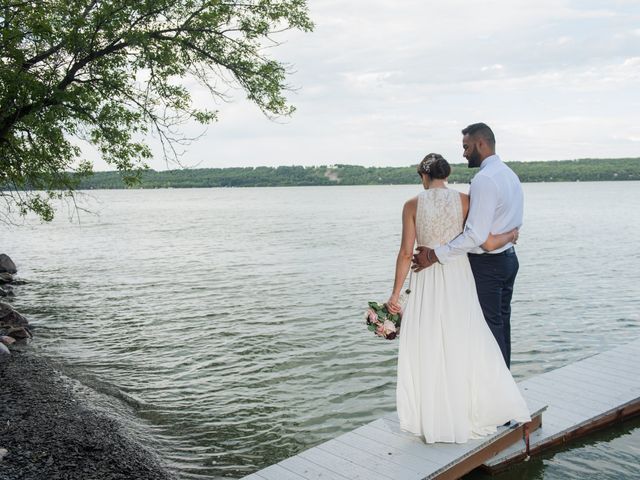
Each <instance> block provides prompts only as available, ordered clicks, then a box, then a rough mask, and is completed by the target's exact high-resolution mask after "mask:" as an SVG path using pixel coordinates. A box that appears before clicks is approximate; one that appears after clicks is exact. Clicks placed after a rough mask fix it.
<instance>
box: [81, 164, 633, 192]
mask: <svg viewBox="0 0 640 480" xmlns="http://www.w3.org/2000/svg"><path fill="white" fill-rule="evenodd" d="M506 163H507V165H509V166H510V167H511V168H512V169H513V171H514V172H516V174H518V176H519V177H520V180H521V181H522V182H525V183H527V182H593V181H625V180H626V181H629V180H640V158H616V159H593V158H583V159H579V160H557V161H545V162H506ZM451 167H452V172H451V176H450V177H449V182H450V183H469V182H470V181H471V178H472V177H473V175H475V173H476V172H477V169H469V168H468V167H467V165H466V164H463V163H459V164H454V165H451ZM414 183H415V184H417V183H419V178H418V176H417V175H416V169H415V167H414V166H411V167H363V166H360V165H346V164H337V165H322V166H317V167H304V166H295V165H294V166H280V167H237V168H194V169H179V170H167V171H155V170H145V171H143V172H142V174H141V182H140V183H139V184H137V185H136V186H135V187H134V188H212V187H289V186H323V185H326V186H329V185H408V184H414ZM123 188H131V187H127V186H126V184H125V182H123V179H122V174H121V173H120V172H117V171H110V172H95V173H94V174H93V175H91V176H90V177H87V178H84V179H83V180H82V181H81V182H80V184H79V185H78V189H79V190H93V189H123Z"/></svg>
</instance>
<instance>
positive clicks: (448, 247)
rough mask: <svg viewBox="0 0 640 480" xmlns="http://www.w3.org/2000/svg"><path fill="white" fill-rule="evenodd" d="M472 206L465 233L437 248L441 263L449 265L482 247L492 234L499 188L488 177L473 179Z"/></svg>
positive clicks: (471, 190) (479, 176)
mask: <svg viewBox="0 0 640 480" xmlns="http://www.w3.org/2000/svg"><path fill="white" fill-rule="evenodd" d="M469 195H470V196H471V199H472V200H471V205H470V207H469V215H468V216H467V222H466V223H465V226H464V231H463V232H462V233H461V234H460V235H458V236H457V237H456V238H454V239H453V240H451V241H450V242H449V243H447V244H445V245H441V246H439V247H436V248H435V250H434V251H435V254H436V256H437V257H438V260H439V261H440V263H443V264H444V263H448V262H450V261H451V260H453V259H454V258H456V257H458V256H460V255H464V254H465V253H467V252H469V251H470V250H472V249H474V248H476V247H479V246H480V245H482V244H483V243H484V242H485V241H486V240H487V238H488V237H489V234H490V233H491V225H492V223H493V216H494V213H495V211H496V207H497V205H498V188H497V186H496V184H495V183H494V181H493V180H492V179H491V178H490V177H488V176H486V175H478V176H476V178H474V179H473V182H472V183H471V188H470V189H469Z"/></svg>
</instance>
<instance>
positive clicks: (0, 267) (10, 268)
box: [0, 253, 18, 273]
mask: <svg viewBox="0 0 640 480" xmlns="http://www.w3.org/2000/svg"><path fill="white" fill-rule="evenodd" d="M0 272H8V273H18V269H17V268H16V264H15V263H13V260H11V259H10V258H9V255H7V254H4V253H0Z"/></svg>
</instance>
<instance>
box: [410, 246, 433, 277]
mask: <svg viewBox="0 0 640 480" xmlns="http://www.w3.org/2000/svg"><path fill="white" fill-rule="evenodd" d="M437 261H438V257H436V252H434V251H433V249H431V248H429V247H417V248H416V253H414V254H413V264H412V265H411V269H412V270H413V271H414V272H419V271H420V270H424V269H425V268H429V267H430V266H431V265H433V264H434V263H436V262H437Z"/></svg>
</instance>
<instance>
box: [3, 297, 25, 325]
mask: <svg viewBox="0 0 640 480" xmlns="http://www.w3.org/2000/svg"><path fill="white" fill-rule="evenodd" d="M2 327H10V328H11V327H29V321H28V320H27V319H26V318H24V317H23V316H22V315H20V314H19V313H18V312H17V311H16V310H15V309H14V308H13V307H12V306H11V305H9V304H8V303H5V302H0V328H2Z"/></svg>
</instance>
